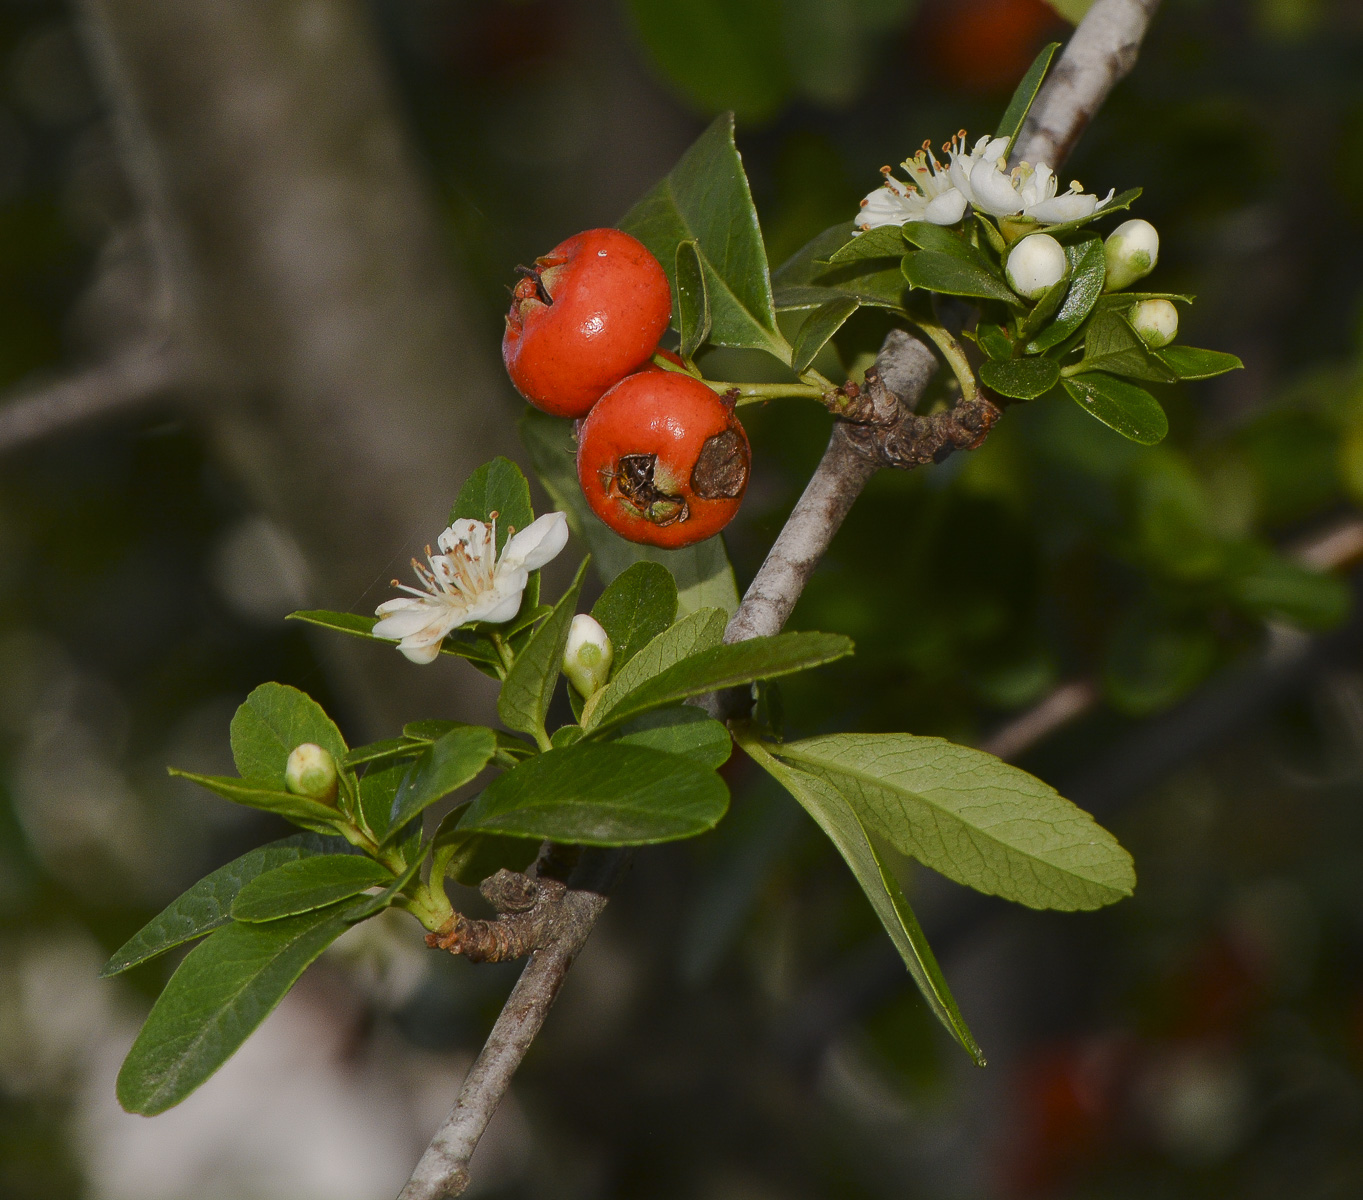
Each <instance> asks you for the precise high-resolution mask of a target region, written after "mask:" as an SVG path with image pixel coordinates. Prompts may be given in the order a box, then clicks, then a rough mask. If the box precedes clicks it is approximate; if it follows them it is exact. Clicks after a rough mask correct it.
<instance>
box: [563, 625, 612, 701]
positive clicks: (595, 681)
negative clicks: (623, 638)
mask: <svg viewBox="0 0 1363 1200" xmlns="http://www.w3.org/2000/svg"><path fill="white" fill-rule="evenodd" d="M614 661H615V648H614V647H613V646H612V645H611V640H610V637H609V636H608V635H607V634H606V631H605V630H604V629H602V628H601V622H600V621H598V620H597V619H596V618H595V617H590V616H588V615H587V614H586V613H578V614H577V616H575V617H574V618H573V623H572V625H571V626H570V627H569V629H568V646H567V648H566V649H565V650H564V651H563V673H564V674H565V675H567V676H568V678H569V679H571V680H572V681H573V687H575V688H577V690H578V692H580V693H581V694H582V695H583V696H584V697H590V696H592V695H594V694H595V693H596V692H599V691H600V690H601V689H602V688H603V687H605V686H606V680H607V679H609V678H610V673H611V663H612V662H614Z"/></svg>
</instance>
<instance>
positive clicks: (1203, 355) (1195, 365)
mask: <svg viewBox="0 0 1363 1200" xmlns="http://www.w3.org/2000/svg"><path fill="white" fill-rule="evenodd" d="M1155 357H1156V358H1158V359H1159V360H1160V362H1162V363H1163V364H1164V365H1165V366H1166V367H1168V368H1169V370H1171V371H1172V372H1173V373H1174V374H1175V375H1177V376H1178V377H1179V378H1180V379H1211V378H1212V377H1213V376H1214V375H1224V374H1225V373H1226V372H1227V371H1238V370H1241V369H1242V368H1243V367H1244V365H1245V364H1244V363H1242V362H1241V361H1240V360H1239V359H1238V358H1236V357H1235V355H1234V354H1226V353H1224V352H1223V351H1221V350H1199V349H1198V348H1197V347H1196V346H1166V347H1165V348H1164V349H1163V350H1156V351H1155Z"/></svg>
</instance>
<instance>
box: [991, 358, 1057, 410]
mask: <svg viewBox="0 0 1363 1200" xmlns="http://www.w3.org/2000/svg"><path fill="white" fill-rule="evenodd" d="M980 382H982V383H983V384H984V385H985V386H986V387H989V388H993V390H994V391H996V392H998V394H999V395H1000V396H1010V397H1012V399H1014V400H1035V399H1036V398H1037V397H1038V396H1044V395H1045V394H1046V393H1047V392H1049V391H1050V390H1051V388H1053V387H1055V385H1056V384H1057V383H1059V382H1060V366H1059V364H1058V363H1056V361H1055V360H1054V359H1053V358H1011V359H1005V360H1002V361H999V362H994V361H990V362H985V363H981V364H980Z"/></svg>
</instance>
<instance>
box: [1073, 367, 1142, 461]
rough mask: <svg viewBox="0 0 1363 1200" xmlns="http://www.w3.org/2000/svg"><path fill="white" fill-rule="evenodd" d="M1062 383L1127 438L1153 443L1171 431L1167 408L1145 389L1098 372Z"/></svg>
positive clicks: (1088, 409)
mask: <svg viewBox="0 0 1363 1200" xmlns="http://www.w3.org/2000/svg"><path fill="white" fill-rule="evenodd" d="M1061 383H1063V384H1064V385H1065V391H1067V392H1068V393H1069V394H1070V399H1072V400H1073V401H1074V402H1075V403H1076V404H1077V405H1079V407H1080V408H1082V409H1083V410H1084V411H1085V412H1087V413H1088V414H1089V415H1090V416H1093V417H1097V418H1098V420H1100V421H1101V422H1102V423H1103V424H1104V425H1107V426H1109V427H1110V428H1112V429H1115V430H1116V431H1117V432H1118V433H1120V434H1121V435H1122V437H1124V438H1130V439H1131V440H1132V441H1133V442H1139V443H1140V444H1141V445H1142V446H1153V445H1155V443H1156V442H1161V441H1163V440H1164V437H1165V435H1166V434H1167V433H1168V432H1169V418H1168V417H1166V416H1165V415H1164V409H1162V408H1161V407H1160V406H1159V401H1158V400H1156V399H1155V397H1154V396H1152V395H1151V394H1150V393H1149V392H1147V391H1146V390H1145V389H1144V388H1138V387H1136V386H1135V385H1134V384H1131V383H1126V382H1124V381H1123V380H1120V379H1116V378H1114V377H1113V376H1111V375H1102V374H1099V373H1097V372H1095V373H1093V374H1089V375H1074V376H1071V377H1070V378H1068V379H1062V380H1061Z"/></svg>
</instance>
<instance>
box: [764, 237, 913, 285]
mask: <svg viewBox="0 0 1363 1200" xmlns="http://www.w3.org/2000/svg"><path fill="white" fill-rule="evenodd" d="M855 228H856V226H855V225H854V224H853V223H852V222H851V221H839V222H838V224H836V225H830V226H829V227H828V228H827V229H825V230H824V231H823V232H822V233H820V234H818V235H817V236H816V237H813V238H810V240H809V241H807V242H806V243H805V244H804V245H803V246H801V247H800V248H799V249H798V250H797V251H795V253H794V254H792V255H791V256H790V257H789V258H788V259H786V261H785V262H783V263H782V264H781V265H780V266H779V267H777V268H776V270H774V271H773V272H772V273H771V285H772V287H773V288H790V287H802V286H804V285H806V284H811V283H813V282H814V281H815V280H816V279H817V278H818V277H819V276H820V275H822V274H824V273H825V272H826V271H827V270H828V262H829V259H831V258H832V257H833V255H835V254H836V253H838V251H839V250H841V249H843V248H844V247H845V246H847V245H848V243H849V242H853V241H860V240H861V239H860V238H854V237H853V236H852V232H853V230H854V229H855ZM873 232H874V231H873ZM865 236H869V235H865ZM876 236H877V237H878V238H888V237H889V235H888V234H881V233H877V234H876ZM877 244H878V243H872V245H877ZM903 253H904V247H903V246H902V245H901V246H900V247H899V248H898V249H896V250H894V251H892V252H891V256H892V257H893V258H894V260H895V262H896V263H897V262H898V261H899V259H900V257H901V256H902V255H903Z"/></svg>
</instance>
